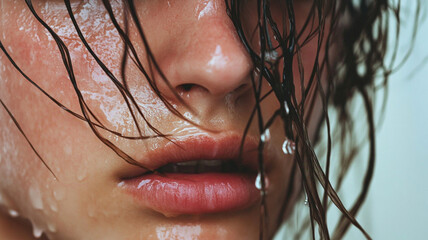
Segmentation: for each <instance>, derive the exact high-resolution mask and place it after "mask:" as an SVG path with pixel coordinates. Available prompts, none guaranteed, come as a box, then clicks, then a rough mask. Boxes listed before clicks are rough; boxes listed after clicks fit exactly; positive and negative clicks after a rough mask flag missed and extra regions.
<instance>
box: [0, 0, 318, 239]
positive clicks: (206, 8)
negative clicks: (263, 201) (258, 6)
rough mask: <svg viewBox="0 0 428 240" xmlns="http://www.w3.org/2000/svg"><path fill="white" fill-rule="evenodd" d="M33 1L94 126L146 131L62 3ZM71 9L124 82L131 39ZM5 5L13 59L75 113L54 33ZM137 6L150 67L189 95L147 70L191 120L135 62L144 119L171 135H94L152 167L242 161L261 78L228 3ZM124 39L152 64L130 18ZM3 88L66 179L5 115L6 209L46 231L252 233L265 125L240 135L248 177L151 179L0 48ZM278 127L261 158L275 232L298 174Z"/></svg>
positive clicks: (89, 9)
mask: <svg viewBox="0 0 428 240" xmlns="http://www.w3.org/2000/svg"><path fill="white" fill-rule="evenodd" d="M33 4H34V9H35V10H36V11H37V13H38V14H40V16H41V18H42V19H43V20H44V21H45V22H46V23H47V24H48V25H49V26H50V27H51V28H52V29H53V30H54V31H55V32H56V33H57V34H58V35H59V36H60V37H61V39H62V40H63V41H64V44H65V45H66V46H67V47H68V50H69V52H70V56H71V60H72V63H73V70H74V74H75V77H76V80H77V85H78V87H79V89H80V92H81V93H82V96H83V98H84V99H85V101H86V103H87V104H88V106H89V107H90V109H91V110H92V111H93V113H94V114H95V115H96V116H97V117H98V118H99V120H100V122H102V123H103V124H104V125H105V126H106V127H108V128H109V129H111V130H113V131H116V132H119V133H121V134H123V135H126V136H138V129H137V127H136V125H135V124H134V121H133V119H132V116H131V114H130V112H129V110H128V108H127V106H126V103H125V101H124V99H123V97H122V96H121V94H120V93H119V91H118V90H117V88H116V87H115V85H114V84H113V83H112V82H111V81H110V79H109V77H108V76H107V74H106V73H105V72H104V71H103V70H102V68H101V67H100V66H99V65H98V64H97V62H96V61H95V59H94V58H93V57H92V56H91V54H90V53H89V51H88V50H87V49H86V48H85V47H84V45H83V44H82V42H81V41H80V39H79V36H78V34H77V33H76V31H75V29H74V27H73V24H72V22H71V20H70V18H69V17H68V14H67V10H66V8H65V6H64V3H63V2H62V1H48V0H37V1H33ZM275 4H277V5H276V6H279V7H277V8H273V10H272V11H273V14H274V16H276V17H278V18H280V16H281V14H282V10H283V9H281V6H280V5H279V3H275ZM71 5H72V9H73V12H74V14H75V17H76V20H77V22H78V23H79V25H80V28H81V30H82V32H83V35H84V36H85V38H86V40H87V41H88V43H89V45H90V46H91V48H92V49H93V50H94V52H95V53H96V54H97V56H98V57H99V58H100V60H101V61H102V62H103V63H104V64H105V65H106V66H107V68H108V69H109V70H110V71H111V72H112V73H113V74H114V75H115V76H117V77H118V78H119V79H120V77H119V76H120V75H121V60H122V54H123V43H122V41H121V38H120V36H119V34H118V33H117V31H116V30H115V28H114V26H113V24H112V22H111V20H110V18H109V17H108V14H107V12H106V10H105V8H104V7H103V5H102V3H101V1H97V0H88V1H72V3H71ZM248 5H252V6H253V7H254V6H255V1H248ZM306 5H307V3H304V2H301V3H300V4H297V6H296V12H300V15H297V16H298V18H301V20H300V21H298V22H303V19H305V18H306V14H305V11H307V10H305V9H307V8H306ZM112 6H113V9H114V12H115V15H116V18H117V19H118V20H120V24H123V22H122V20H123V16H124V15H123V14H124V13H123V12H122V4H121V3H120V2H118V1H112ZM248 8H249V9H250V8H251V6H248ZM0 9H1V14H0V18H1V19H0V20H1V23H0V24H1V25H0V26H1V34H0V40H1V42H2V43H3V45H4V46H5V47H6V50H7V51H8V52H9V53H10V55H11V56H12V58H13V60H14V61H15V63H16V64H17V65H18V66H20V67H21V68H22V70H23V71H24V72H25V74H26V75H28V76H29V77H30V78H31V79H32V80H33V81H35V83H36V84H38V85H39V86H40V87H41V88H43V89H44V90H45V91H46V92H47V93H49V94H50V95H51V96H52V97H54V98H55V99H57V100H58V101H59V102H60V103H62V104H63V105H64V106H66V107H67V108H69V109H71V110H72V111H74V112H77V113H79V114H81V111H80V106H79V101H78V98H77V96H76V91H75V89H74V88H73V86H72V84H71V83H70V80H69V75H68V73H67V71H66V69H65V67H64V65H63V63H62V58H61V55H60V54H59V52H58V48H57V46H56V43H55V41H54V40H53V38H52V37H51V36H50V35H49V33H48V32H47V31H46V29H45V28H43V26H42V25H41V24H39V23H38V22H37V21H36V19H35V18H34V16H33V14H32V13H31V12H30V10H29V9H28V7H27V6H26V5H25V3H24V1H17V0H16V1H12V0H1V1H0ZM136 10H137V14H138V15H139V18H140V22H141V23H142V25H143V29H144V33H145V36H146V37H147V41H148V43H149V46H150V49H151V51H152V53H153V55H154V56H155V59H156V62H157V63H158V64H159V67H160V68H161V69H162V71H163V73H164V74H165V76H166V77H167V79H168V80H169V82H170V84H171V86H172V88H173V89H174V90H175V91H176V92H177V93H178V94H179V95H180V96H181V98H182V99H183V101H184V103H183V102H181V101H180V100H178V99H177V97H176V96H175V95H174V94H173V92H172V91H171V90H170V89H169V87H168V86H167V85H166V84H164V83H163V81H162V78H161V76H160V74H159V72H157V71H149V73H152V74H153V77H154V79H155V81H156V82H157V83H158V87H159V89H160V91H161V93H162V96H164V97H165V99H166V100H167V101H168V103H170V104H171V105H172V106H173V107H174V108H175V109H177V110H178V111H179V112H180V113H181V114H182V115H183V116H185V117H186V118H187V119H189V120H190V121H191V122H190V121H187V120H183V119H182V118H180V117H177V116H176V115H174V114H172V112H171V111H170V110H169V109H168V108H167V107H166V106H165V104H164V102H162V101H161V100H160V99H159V97H158V96H156V94H155V93H154V92H153V90H152V89H151V88H150V86H149V84H148V82H147V81H146V79H145V77H144V75H143V74H142V73H141V71H140V70H139V69H138V67H137V66H136V65H135V64H133V63H132V59H131V58H128V62H129V64H128V65H127V66H126V68H125V70H126V80H127V82H128V84H129V89H130V92H131V93H132V95H133V96H134V97H135V100H136V102H137V104H138V106H139V107H140V108H141V109H142V112H143V114H144V116H145V117H146V118H147V121H148V122H149V123H150V124H151V125H152V126H154V127H155V128H156V129H158V130H159V131H160V132H162V133H164V134H167V135H168V137H167V138H165V137H157V138H151V139H146V140H127V139H124V138H121V137H117V136H115V135H114V134H111V133H108V132H106V131H104V130H100V129H98V130H99V131H100V133H101V134H102V135H103V136H104V137H105V138H106V139H107V140H108V141H110V142H112V143H113V144H114V145H115V146H117V147H119V148H120V149H121V150H123V151H124V152H125V153H126V154H128V155H129V156H131V157H132V158H133V159H135V160H136V161H138V163H139V164H141V165H142V166H145V167H147V168H149V169H152V170H153V169H159V168H160V167H162V166H164V165H165V164H167V163H171V162H176V161H191V160H208V161H205V162H203V163H202V164H203V165H206V164H208V163H207V162H210V161H211V163H216V164H217V162H218V161H216V160H225V162H228V161H226V160H231V161H235V160H238V158H239V148H240V146H241V138H242V136H243V132H244V129H245V126H246V123H247V121H248V119H249V116H250V114H251V111H252V109H253V106H254V96H253V91H252V85H251V82H250V79H251V77H250V76H251V74H253V73H252V63H251V60H250V58H249V56H248V54H247V52H246V50H245V49H244V47H243V46H242V44H241V42H240V40H239V38H238V36H237V35H236V32H235V30H234V27H233V25H232V23H231V21H230V19H229V17H228V16H227V14H226V11H225V3H224V1H223V0H203V1H202V0H200V1H196V0H182V1H179V2H178V1H166V0H165V1H163V0H161V1H137V2H136ZM256 16H257V13H256V12H255V11H254V10H251V11H249V12H248V15H247V16H245V17H244V23H246V24H247V25H248V26H249V27H248V28H247V29H246V30H247V31H248V33H251V30H252V29H254V26H255V23H256V20H255V19H256ZM129 35H130V38H131V41H132V42H134V44H135V45H134V46H135V48H136V52H137V54H138V57H139V59H141V60H142V64H143V66H144V67H145V68H146V69H150V67H149V64H148V62H147V57H146V53H147V51H146V49H145V48H144V46H143V44H142V43H141V40H140V37H139V35H138V31H137V29H136V27H135V24H132V23H131V24H130V28H129ZM254 45H257V41H255V43H254ZM314 52H315V51H314V45H311V44H309V45H307V46H306V48H305V49H303V52H302V54H303V55H304V56H307V57H306V59H308V60H307V61H305V63H304V64H305V65H306V64H307V65H309V66H310V65H311V64H312V60H313V59H311V56H312V55H313V54H314ZM134 58H135V57H134ZM0 85H1V86H2V87H1V88H0V96H1V99H2V101H3V102H4V103H5V104H6V106H7V107H8V108H9V109H10V111H11V112H12V113H13V115H14V117H15V118H16V120H17V121H18V122H19V124H20V126H21V127H22V129H23V131H24V132H25V134H26V136H27V137H28V139H29V140H30V141H31V143H32V144H33V145H34V147H35V149H36V150H37V152H38V153H40V155H41V156H42V158H43V159H44V160H45V161H46V163H47V165H48V166H49V167H50V168H51V169H52V171H53V172H54V173H55V175H56V176H57V177H58V179H55V178H54V177H53V175H52V174H51V173H50V172H49V171H48V169H47V168H46V167H45V166H44V165H43V163H42V162H41V161H40V160H39V159H38V158H37V156H36V155H35V153H34V151H33V150H32V149H31V148H30V147H29V144H28V143H27V142H26V140H25V138H24V137H23V136H22V134H20V132H19V131H18V129H17V128H16V126H15V125H14V123H13V121H11V120H10V118H9V116H8V114H7V112H6V111H4V110H1V111H0V131H1V135H0V146H1V148H0V149H1V150H0V151H2V152H0V154H1V155H0V164H1V165H0V176H2V181H1V182H0V194H1V195H0V196H1V200H2V209H3V210H5V211H4V212H5V213H6V212H7V211H8V210H14V211H16V212H17V213H18V214H19V216H21V217H23V218H25V219H29V220H30V221H31V222H32V224H33V226H34V228H35V229H37V230H43V232H44V233H45V234H46V236H48V237H49V238H50V239H257V238H258V231H259V222H258V221H259V215H260V207H259V206H260V194H259V192H258V190H257V189H256V188H255V186H254V181H255V177H256V175H257V171H258V170H257V154H256V152H257V151H256V148H257V145H258V141H259V138H260V133H259V132H258V128H257V121H254V123H253V124H252V125H251V127H250V131H249V134H248V137H247V138H246V140H245V142H244V154H243V158H242V161H243V162H244V165H246V168H249V169H250V170H246V171H244V173H242V174H241V173H237V172H233V173H222V172H221V171H220V170H219V169H217V170H215V171H214V173H201V174H166V175H160V174H149V175H144V176H143V173H145V170H144V169H142V168H140V167H136V166H133V165H130V164H128V163H126V162H125V161H124V160H123V159H122V158H121V157H119V156H118V155H117V154H116V153H115V152H114V151H112V149H111V148H109V147H108V146H106V145H105V144H103V143H102V142H101V141H100V140H99V139H98V138H97V137H96V136H95V135H94V133H93V132H92V131H91V129H90V128H89V126H88V124H87V123H86V122H84V121H81V120H79V119H78V118H76V117H74V116H71V115H70V114H69V113H67V112H66V111H64V110H62V109H61V108H60V107H58V106H57V105H56V104H54V103H53V102H52V101H51V100H50V99H48V98H47V97H46V96H45V95H44V94H42V92H41V91H40V90H38V89H36V88H35V87H34V86H32V85H31V84H30V83H29V82H28V81H26V80H25V79H24V78H23V76H22V75H21V74H20V73H19V72H18V71H17V70H16V69H15V68H14V67H13V66H12V64H11V63H10V62H9V61H8V59H7V58H6V56H5V54H0ZM189 86H190V88H189ZM264 89H268V85H267V84H265V86H264ZM186 105H188V106H190V108H189V107H188V106H186ZM262 107H263V108H262V109H263V112H262V115H263V117H264V118H265V119H267V118H268V117H269V116H270V115H272V113H273V111H274V110H275V109H277V108H278V107H279V105H278V103H277V101H276V99H275V98H274V97H270V98H268V99H266V100H265V101H263V103H262ZM137 121H138V123H139V124H140V126H141V129H142V133H143V135H150V136H153V135H156V133H155V132H154V131H153V130H151V129H150V127H149V125H148V124H147V123H146V122H145V121H144V120H143V119H142V118H141V116H140V117H137ZM282 132H283V130H282V129H281V122H280V121H277V122H275V123H274V125H273V126H272V127H271V130H270V133H271V137H270V140H269V141H268V142H267V143H266V146H265V150H264V152H263V153H264V157H265V160H266V174H267V176H268V179H269V187H268V195H267V209H268V210H269V219H268V222H269V223H271V224H270V225H269V227H268V231H267V233H266V235H269V236H271V235H272V234H273V232H274V231H275V223H276V219H278V217H279V214H282V213H279V209H280V208H281V205H282V202H283V201H284V198H285V193H286V192H287V187H288V186H289V181H293V179H289V176H290V172H291V168H292V167H291V166H292V164H293V160H292V159H293V157H292V155H284V153H283V151H282V150H281V147H282V143H283V142H284V139H285V136H284V135H283V134H282ZM231 161H229V162H231ZM184 168H185V167H180V171H181V172H182V171H183V169H184ZM205 168H209V169H211V170H212V169H214V168H215V167H209V166H205ZM211 170H210V171H211ZM192 171H193V170H192ZM208 202H209V203H208ZM11 213H14V212H11ZM12 215H14V214H12ZM2 218H6V216H5V214H3V215H2ZM7 219H8V220H7V221H9V220H10V219H9V218H7ZM76 229H78V231H76ZM10 231H13V229H10ZM36 232H37V231H36ZM1 234H2V233H1V232H0V236H1Z"/></svg>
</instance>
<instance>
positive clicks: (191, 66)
mask: <svg viewBox="0 0 428 240" xmlns="http://www.w3.org/2000/svg"><path fill="white" fill-rule="evenodd" d="M228 41H230V40H228ZM201 45H202V44H201ZM201 45H200V46H199V48H200V49H199V51H197V50H196V49H194V50H195V53H194V54H191V53H189V52H188V53H187V54H188V56H187V57H185V58H183V62H182V63H181V65H180V66H178V68H177V71H178V72H177V74H175V76H177V78H175V79H173V80H172V84H173V86H175V87H176V89H178V90H180V89H181V87H182V86H183V85H187V86H189V85H194V86H198V87H201V88H203V89H205V90H206V91H207V92H208V93H209V94H210V95H212V96H217V97H222V96H225V95H227V94H229V93H231V92H234V91H235V90H236V89H238V88H240V87H242V86H243V85H247V84H248V79H249V73H250V70H251V63H250V61H248V57H247V55H246V53H245V52H244V51H243V50H242V49H240V46H230V45H228V44H225V40H223V43H222V42H221V41H215V42H214V43H206V44H204V45H205V46H201ZM201 48H202V49H201ZM235 48H236V49H235Z"/></svg>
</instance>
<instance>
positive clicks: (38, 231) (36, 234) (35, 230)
mask: <svg viewBox="0 0 428 240" xmlns="http://www.w3.org/2000/svg"><path fill="white" fill-rule="evenodd" d="M42 234H43V229H42V228H40V227H38V226H36V225H34V224H33V236H34V237H35V238H40V237H41V236H42Z"/></svg>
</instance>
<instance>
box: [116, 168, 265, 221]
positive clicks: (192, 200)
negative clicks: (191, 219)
mask: <svg viewBox="0 0 428 240" xmlns="http://www.w3.org/2000/svg"><path fill="white" fill-rule="evenodd" d="M255 178H256V176H255V174H245V173H201V174H181V173H168V174H162V175H161V174H156V173H153V174H148V175H144V176H141V177H136V178H132V179H129V180H125V181H124V182H123V187H125V188H126V190H127V191H128V192H129V193H131V195H133V196H134V197H135V198H136V199H137V201H139V202H141V203H143V205H144V206H146V207H149V208H151V209H153V210H155V211H158V212H160V213H163V214H164V215H166V216H174V215H180V214H206V213H218V212H226V211H234V210H240V209H245V208H248V207H250V206H251V205H253V204H255V203H256V202H257V201H258V199H259V198H260V193H259V191H258V190H257V189H256V187H255V185H254V181H255Z"/></svg>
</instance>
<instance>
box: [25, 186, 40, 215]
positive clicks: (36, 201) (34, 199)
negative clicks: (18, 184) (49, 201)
mask: <svg viewBox="0 0 428 240" xmlns="http://www.w3.org/2000/svg"><path fill="white" fill-rule="evenodd" d="M28 193H29V195H30V201H31V205H32V206H33V207H34V208H35V209H39V210H41V209H43V200H42V194H41V192H40V189H39V188H38V187H31V188H30V190H29V192H28Z"/></svg>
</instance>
